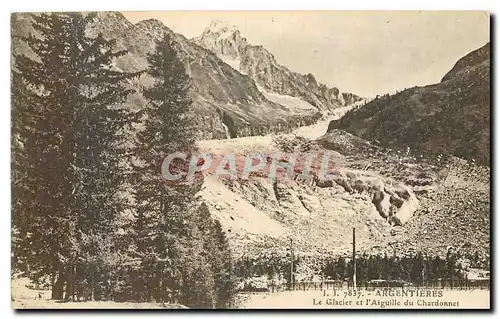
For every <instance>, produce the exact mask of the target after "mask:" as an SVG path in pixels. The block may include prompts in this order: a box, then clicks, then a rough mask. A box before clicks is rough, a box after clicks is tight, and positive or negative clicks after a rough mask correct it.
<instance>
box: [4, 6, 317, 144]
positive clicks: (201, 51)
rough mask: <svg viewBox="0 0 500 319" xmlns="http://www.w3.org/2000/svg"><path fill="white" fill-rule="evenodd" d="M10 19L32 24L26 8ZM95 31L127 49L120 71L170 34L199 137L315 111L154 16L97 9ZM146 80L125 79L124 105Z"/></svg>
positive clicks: (306, 117) (140, 63) (312, 117)
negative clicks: (266, 89)
mask: <svg viewBox="0 0 500 319" xmlns="http://www.w3.org/2000/svg"><path fill="white" fill-rule="evenodd" d="M12 24H13V25H12V30H13V32H14V34H18V35H26V34H28V33H29V32H31V30H32V29H31V20H30V17H29V15H27V14H16V15H15V18H13V19H12ZM98 33H102V34H103V35H104V36H105V37H106V38H108V39H116V45H117V48H118V49H125V50H128V54H126V55H125V56H123V57H121V58H119V59H117V60H116V62H115V67H116V68H117V69H119V70H123V71H139V70H144V69H145V68H147V66H148V65H147V61H146V57H147V55H148V54H149V53H151V52H152V51H153V50H154V48H155V41H156V40H157V39H159V38H161V37H162V36H163V35H164V34H168V35H170V36H171V39H172V40H173V42H174V45H175V47H176V48H177V50H178V52H179V56H180V58H181V60H182V61H183V62H184V64H185V67H186V71H187V73H188V75H189V76H190V78H191V79H192V89H191V95H192V98H193V101H194V103H193V104H194V105H193V112H194V114H193V120H194V121H195V123H196V126H197V128H198V131H199V138H200V139H213V138H216V139H224V138H229V137H240V136H249V135H261V134H265V133H269V132H289V131H291V130H292V129H294V128H296V127H299V126H302V125H308V124H312V123H314V122H316V121H317V120H318V119H319V118H320V117H321V114H320V112H319V110H318V109H317V108H315V107H314V106H312V105H309V104H307V103H306V102H303V104H298V103H289V102H295V101H290V100H289V99H286V98H280V97H271V98H272V100H270V99H268V98H267V97H266V95H265V94H263V93H262V92H260V91H259V89H258V87H257V85H256V84H255V82H254V81H253V80H252V79H251V78H250V77H248V76H246V75H243V74H242V73H240V72H239V71H238V70H235V69H234V68H232V67H231V66H230V65H228V64H226V63H225V62H224V61H222V60H221V59H220V58H219V57H218V56H217V55H216V54H214V53H213V52H211V51H210V50H207V49H205V48H203V47H200V46H199V45H197V44H196V43H194V42H193V41H191V40H188V39H186V38H185V37H184V36H182V35H180V34H176V33H174V32H173V31H172V30H170V29H169V28H168V27H166V26H165V25H163V23H161V22H160V21H158V20H154V19H149V20H144V21H141V22H139V23H137V24H132V23H130V22H129V21H128V20H127V19H126V18H125V17H124V16H123V15H122V14H120V13H117V12H100V13H98V14H97V18H96V19H95V21H94V22H93V24H92V25H91V26H90V27H89V34H90V35H91V36H92V35H97V34H98ZM231 43H233V42H231ZM13 50H14V51H16V52H19V51H20V52H22V53H25V54H27V55H30V54H31V55H32V53H30V52H29V48H27V47H23V46H22V45H21V44H20V43H19V41H14V42H13ZM224 52H225V53H226V52H227V53H228V54H234V53H235V52H237V48H232V47H231V44H227V46H226V47H224ZM231 52H232V53H231ZM150 84H151V79H150V78H148V77H147V76H146V75H144V76H141V78H140V79H138V80H137V81H136V82H134V83H129V84H128V85H130V86H131V87H132V88H133V89H135V90H136V93H135V94H132V95H131V96H130V98H129V99H128V101H127V102H126V105H125V107H127V108H129V109H140V108H141V106H142V105H143V104H144V103H146V101H145V99H144V97H143V96H142V94H141V88H142V87H144V86H147V85H150ZM228 132H229V134H228Z"/></svg>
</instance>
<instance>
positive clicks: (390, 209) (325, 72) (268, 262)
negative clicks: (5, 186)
mask: <svg viewBox="0 0 500 319" xmlns="http://www.w3.org/2000/svg"><path fill="white" fill-rule="evenodd" d="M490 25H491V16H490V12H488V11H479V10H477V11H450V10H448V11H430V10H420V11H382V10H380V11H359V10H357V11H356V10H353V11H340V10H338V11H333V10H310V11H93V12H91V11H85V12H77V11H74V12H12V13H11V15H10V35H11V43H10V114H11V116H10V132H11V135H10V148H11V149H10V161H11V163H10V166H11V172H10V186H11V198H10V201H11V211H10V216H11V234H10V237H11V243H10V245H11V261H10V263H11V273H10V281H11V307H12V308H13V309H65V310H71V309H165V310H178V309H179V310H180V309H186V311H188V310H189V309H233V310H238V309H310V310H315V309H323V310H324V309H328V310H339V309H342V310H346V309H348V310H355V309H382V310H391V309H425V310H441V309H449V310H459V309H491V307H492V305H491V300H490V296H491V282H490V278H491V277H490V276H491V269H490V266H491V242H490V240H491V188H490V187H491V175H490V174H491V173H490V167H491V165H492V162H491V136H490V135H491V134H490V131H491V118H490V117H491V102H492V101H491V98H492V97H491V92H490V87H491V83H490V82H491V81H490V79H491V74H490V66H491V60H490V47H491V44H490Z"/></svg>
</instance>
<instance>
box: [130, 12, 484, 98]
mask: <svg viewBox="0 0 500 319" xmlns="http://www.w3.org/2000/svg"><path fill="white" fill-rule="evenodd" d="M122 13H123V14H124V16H125V17H126V18H127V19H128V20H130V22H132V23H136V22H139V21H141V20H144V19H149V18H155V19H158V20H160V21H162V22H163V23H164V24H165V25H166V26H167V27H169V28H170V29H172V30H174V31H175V32H177V33H181V34H183V35H184V36H186V37H188V38H192V37H197V36H199V35H201V33H202V32H203V30H204V29H205V28H206V27H207V26H208V25H209V24H210V22H211V21H212V20H215V19H218V20H223V21H226V22H227V23H229V24H232V25H235V26H236V27H237V28H238V29H239V30H240V32H241V34H242V36H244V37H246V38H247V40H248V42H249V43H251V44H254V45H263V46H264V47H265V48H266V49H267V50H269V51H270V52H271V53H272V54H273V55H274V56H275V58H276V60H277V62H278V63H280V64H282V65H284V66H286V67H287V68H289V69H290V70H292V71H295V72H299V73H312V74H313V75H314V76H315V77H316V79H317V80H318V81H319V82H321V83H324V84H326V85H328V86H335V87H338V88H339V89H340V90H341V91H342V92H352V93H355V94H358V95H361V96H364V97H373V96H375V95H377V94H385V93H394V92H395V91H398V90H402V89H404V88H408V87H413V86H421V85H427V84H433V83H437V82H439V81H440V80H441V78H442V77H443V76H444V74H445V73H446V72H448V71H449V70H450V69H451V68H452V67H453V65H454V64H455V62H456V61H457V60H458V59H459V58H461V57H463V56H464V55H466V54H467V53H469V52H471V51H473V50H475V49H477V48H479V47H481V46H483V45H484V44H486V43H487V42H488V41H489V38H490V34H489V28H490V20H489V13H488V12H487V11H149V12H122Z"/></svg>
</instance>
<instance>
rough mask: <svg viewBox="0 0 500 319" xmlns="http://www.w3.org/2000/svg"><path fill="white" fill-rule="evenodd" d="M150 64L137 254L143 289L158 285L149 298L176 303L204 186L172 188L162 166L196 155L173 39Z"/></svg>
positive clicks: (138, 164) (137, 176)
mask: <svg viewBox="0 0 500 319" xmlns="http://www.w3.org/2000/svg"><path fill="white" fill-rule="evenodd" d="M148 62H149V68H148V71H147V74H148V75H149V76H150V77H151V78H152V79H153V80H154V84H153V85H152V86H151V87H149V88H146V89H144V92H143V95H144V97H145V98H146V99H147V100H148V103H147V104H146V105H144V107H143V109H142V111H141V112H140V116H141V120H142V124H143V129H142V130H141V131H140V132H138V133H137V140H136V148H135V155H134V159H133V162H134V174H133V176H132V179H131V187H132V189H133V195H134V200H135V202H136V207H135V213H134V215H135V223H134V226H133V227H134V232H135V234H136V240H135V244H134V247H135V250H134V251H133V252H132V254H133V255H134V256H135V257H137V258H138V259H140V260H141V261H140V262H141V265H142V266H141V268H143V269H144V271H143V272H142V276H143V278H142V279H140V280H139V282H138V283H137V285H138V288H139V287H141V288H145V287H146V285H145V284H146V282H147V283H149V284H150V285H151V284H152V285H154V287H149V288H148V289H149V290H150V291H155V295H154V296H153V295H147V294H148V293H146V292H144V294H146V295H147V296H144V298H145V299H151V298H153V297H155V298H156V299H160V300H169V301H176V300H178V299H179V298H180V295H179V294H180V290H181V287H180V284H181V278H180V276H181V273H180V271H181V270H182V267H181V265H180V264H179V263H180V261H181V256H182V254H183V253H184V252H183V246H184V248H186V245H187V244H186V243H185V242H186V241H187V242H189V240H188V239H186V238H188V236H189V234H190V232H189V226H190V225H189V221H190V216H189V215H190V214H189V212H192V211H193V209H195V208H194V207H195V206H196V201H197V200H196V199H197V196H196V194H197V192H198V191H199V189H200V184H199V183H194V184H189V185H185V184H180V183H179V184H175V185H174V184H167V183H166V182H165V181H164V180H163V178H162V176H161V164H162V160H163V158H164V157H165V156H166V155H167V154H170V153H172V152H176V151H183V152H186V153H188V152H193V151H194V150H195V146H196V144H195V137H196V136H195V130H194V127H193V121H191V119H190V116H189V114H190V113H189V111H190V106H191V103H192V102H191V99H190V97H189V83H190V82H189V77H188V76H187V74H186V71H185V68H184V65H183V64H182V62H181V61H180V60H179V57H178V55H177V51H176V48H175V47H174V44H173V42H172V41H171V39H170V38H169V36H168V35H165V36H164V37H163V38H162V39H161V40H160V41H158V42H157V44H156V50H155V51H154V53H152V54H150V55H149V56H148ZM188 246H189V245H188ZM148 265H149V266H148ZM141 282H142V283H141Z"/></svg>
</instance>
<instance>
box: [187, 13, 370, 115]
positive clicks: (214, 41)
mask: <svg viewBox="0 0 500 319" xmlns="http://www.w3.org/2000/svg"><path fill="white" fill-rule="evenodd" d="M195 41H196V42H197V43H198V44H200V45H201V46H203V47H205V48H207V49H209V50H211V51H213V52H214V53H215V54H217V56H219V57H220V58H222V59H223V60H224V61H226V62H227V63H228V64H229V65H231V66H232V67H233V68H235V69H236V70H239V71H240V72H242V73H244V74H247V75H248V76H249V77H251V78H252V79H253V80H254V81H255V82H256V83H257V84H258V85H259V86H261V87H262V88H263V89H264V90H265V91H267V92H274V93H278V94H283V95H289V96H293V97H298V98H301V99H303V100H304V101H306V102H308V103H310V104H312V105H314V106H315V107H317V108H318V109H319V110H322V111H330V110H332V109H334V108H337V107H340V106H345V105H349V104H352V103H355V102H357V101H359V100H361V98H360V97H359V96H357V95H355V94H352V93H341V92H340V91H339V90H338V89H337V88H329V87H327V86H326V85H324V84H321V83H318V82H317V81H316V79H315V78H314V76H313V75H312V74H311V73H309V74H307V75H303V74H299V73H296V72H292V71H290V70H289V69H287V68H286V67H284V66H282V65H280V64H278V63H277V62H276V59H275V58H274V56H273V54H272V53H270V52H269V51H267V50H266V49H265V48H264V47H263V46H261V45H251V44H249V43H248V42H247V40H246V38H244V37H243V36H241V33H240V31H239V30H238V29H236V28H235V27H234V26H230V25H227V24H226V23H224V22H222V21H217V20H214V21H213V22H212V23H211V24H210V26H209V27H208V28H206V29H205V31H204V32H203V34H202V35H201V36H200V37H199V38H197V39H195Z"/></svg>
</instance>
